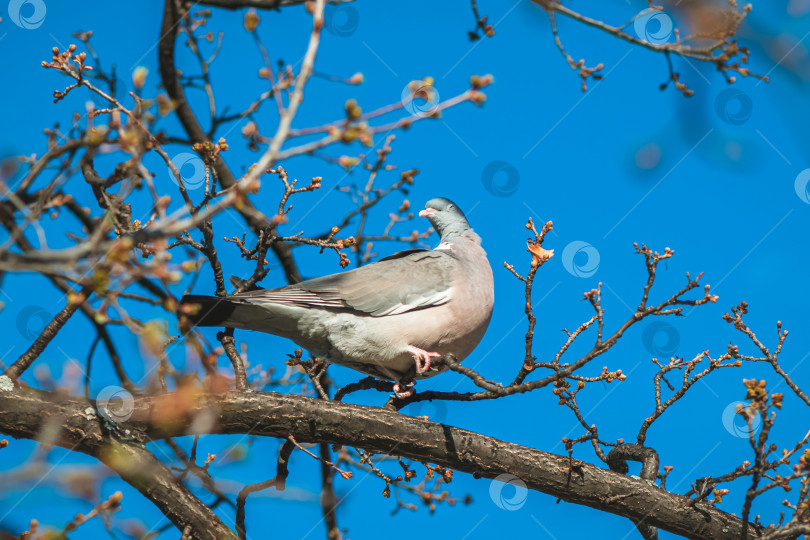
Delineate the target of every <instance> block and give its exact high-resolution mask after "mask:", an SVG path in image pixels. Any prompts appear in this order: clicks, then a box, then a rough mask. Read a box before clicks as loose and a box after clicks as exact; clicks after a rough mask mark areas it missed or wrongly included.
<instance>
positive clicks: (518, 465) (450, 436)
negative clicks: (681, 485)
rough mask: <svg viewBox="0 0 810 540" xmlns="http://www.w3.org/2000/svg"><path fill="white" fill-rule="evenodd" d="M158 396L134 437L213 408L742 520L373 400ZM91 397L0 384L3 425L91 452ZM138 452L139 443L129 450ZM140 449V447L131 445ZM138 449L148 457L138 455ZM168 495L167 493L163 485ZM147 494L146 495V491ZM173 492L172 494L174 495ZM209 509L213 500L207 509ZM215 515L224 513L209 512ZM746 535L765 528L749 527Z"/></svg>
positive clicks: (689, 516)
mask: <svg viewBox="0 0 810 540" xmlns="http://www.w3.org/2000/svg"><path fill="white" fill-rule="evenodd" d="M158 399H160V398H151V397H150V398H135V399H134V409H133V414H132V416H131V418H130V419H129V420H128V421H127V422H123V423H121V424H118V428H119V429H121V430H124V429H129V430H131V432H132V437H137V438H140V439H142V441H140V442H146V441H148V440H149V439H160V438H165V437H171V436H176V435H188V434H189V433H188V432H187V431H186V430H187V429H188V426H199V425H200V423H199V422H197V423H195V422H193V421H192V419H193V418H194V417H195V416H197V415H198V414H205V415H214V416H215V417H216V422H215V426H216V427H214V428H211V429H210V430H209V431H211V432H216V433H222V434H236V433H241V434H245V433H250V434H252V435H258V436H270V437H279V438H287V437H289V436H290V435H292V436H294V437H295V438H296V439H297V440H299V441H300V442H325V443H331V444H342V445H349V446H357V447H361V448H365V449H366V450H368V451H371V452H374V453H379V454H392V455H398V456H401V457H405V458H409V459H415V460H419V461H428V462H432V463H435V464H438V465H441V466H445V467H450V468H453V469H455V470H458V471H462V472H467V473H470V474H472V475H474V476H475V477H476V478H481V477H484V478H495V477H497V476H498V475H500V474H503V473H507V472H508V473H510V474H513V475H515V476H517V477H519V478H520V479H521V480H523V481H524V482H525V483H526V485H527V486H528V487H529V488H531V489H534V490H536V491H539V492H542V493H546V494H549V495H551V496H554V497H558V498H560V499H562V500H564V501H567V502H571V503H574V504H582V505H585V506H589V507H591V508H596V509H599V510H603V511H606V512H610V513H613V514H617V515H620V516H624V517H627V518H629V519H631V520H633V521H641V520H643V521H644V523H646V524H648V525H652V526H655V527H659V528H661V529H664V530H666V531H669V532H672V533H675V534H679V535H682V536H684V537H686V538H691V539H706V540H709V539H711V540H716V539H725V538H728V539H737V538H740V537H741V536H742V533H743V522H742V521H741V520H740V519H739V518H737V517H735V516H732V515H730V514H727V513H725V512H722V511H720V510H718V509H717V508H715V507H714V506H712V505H708V504H705V503H699V504H698V505H697V506H699V507H697V508H693V507H692V506H691V505H690V499H689V498H687V497H683V496H681V495H677V494H674V493H670V492H668V491H665V490H662V489H660V488H658V487H656V486H653V485H649V484H648V483H647V482H645V481H642V480H638V479H633V478H630V477H626V476H624V475H621V474H617V473H614V472H612V471H608V470H605V469H600V468H597V467H595V466H593V465H590V464H587V463H584V462H581V461H578V460H571V459H570V458H569V457H568V456H559V455H555V454H550V453H547V452H543V451H540V450H535V449H532V448H527V447H525V446H520V445H517V444H512V443H508V442H505V441H501V440H498V439H495V438H493V437H488V436H485V435H481V434H478V433H474V432H471V431H467V430H463V429H458V428H454V427H451V426H447V425H442V424H437V423H434V422H430V421H427V420H422V419H416V418H412V417H409V416H405V415H402V414H399V413H396V412H390V411H386V410H383V409H379V408H374V407H364V406H359V405H351V404H346V403H335V402H327V401H324V400H315V399H310V398H305V397H301V396H294V395H285V394H275V393H268V394H262V393H250V394H247V395H245V394H243V393H234V392H231V393H226V394H223V395H221V396H214V395H210V394H209V395H206V396H204V397H202V398H200V400H199V401H198V402H197V403H196V405H194V406H193V407H190V409H189V410H190V411H191V413H190V415H189V418H188V419H187V421H179V420H178V421H177V422H172V423H171V424H170V425H166V424H164V425H162V426H161V427H160V428H159V427H156V425H153V424H152V423H151V422H150V421H155V424H159V423H158V422H156V421H157V418H154V417H153V411H154V408H155V404H156V401H157V400H158ZM87 406H88V402H87V401H85V400H83V399H78V398H68V399H64V400H61V401H60V400H58V399H56V396H55V395H53V394H52V393H48V392H40V391H37V390H31V389H19V388H16V389H14V390H13V391H0V432H3V433H7V434H9V435H11V436H14V437H18V438H20V437H21V438H29V439H30V438H34V437H36V435H37V433H38V431H39V429H40V428H41V427H42V426H43V425H44V424H45V423H47V422H48V421H49V420H52V419H53V418H54V417H57V418H61V419H63V420H61V421H60V423H62V424H64V429H63V430H62V431H61V432H60V434H59V435H58V436H57V437H56V439H55V444H58V445H60V446H63V447H67V448H71V449H74V450H76V451H80V452H84V453H89V454H91V455H95V453H97V452H98V448H100V447H101V446H103V445H104V444H108V443H109V442H110V440H111V439H110V437H109V435H108V434H107V433H105V431H104V430H103V429H102V425H101V423H100V422H99V420H98V419H97V418H96V417H95V416H92V417H91V418H87V417H86V413H85V412H84V410H85V409H86V408H87ZM133 452H134V451H133ZM133 455H134V456H135V457H138V455H137V453H135V454H133ZM140 459H143V458H142V457H141V458H140ZM164 495H165V494H164ZM147 496H150V495H149V494H147ZM172 498H173V495H171V496H170V497H169V500H171V499H172ZM160 504H162V505H163V506H164V507H167V508H165V509H164V508H161V509H163V510H164V511H165V512H169V518H170V519H172V522H173V523H176V524H177V523H188V522H193V523H196V522H195V521H194V519H195V516H196V515H197V514H196V513H195V514H193V515H187V514H190V513H191V512H204V510H202V509H199V508H192V507H189V508H181V507H179V506H178V505H173V504H171V503H165V502H164V503H160ZM206 510H207V509H206ZM211 523H218V521H216V520H215V518H212V521H211ZM747 529H748V534H749V536H750V537H753V538H757V537H758V536H759V535H760V532H759V531H758V530H757V529H756V528H755V527H754V526H753V525H749V526H748V527H747Z"/></svg>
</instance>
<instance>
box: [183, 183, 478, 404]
mask: <svg viewBox="0 0 810 540" xmlns="http://www.w3.org/2000/svg"><path fill="white" fill-rule="evenodd" d="M419 215H420V216H421V217H425V218H427V219H428V221H430V223H431V225H433V227H434V229H435V230H436V232H437V233H438V234H439V237H440V241H441V243H440V244H439V245H438V246H437V247H436V248H435V249H433V250H423V249H412V250H407V251H401V252H399V253H396V254H394V255H391V256H389V257H385V258H384V259H381V260H379V261H377V262H374V263H371V264H368V265H366V266H362V267H360V268H355V269H353V270H349V271H346V272H341V273H337V274H332V275H329V276H324V277H319V278H315V279H310V280H308V281H303V282H301V283H296V284H295V285H288V286H286V287H280V288H278V289H259V290H253V291H247V292H243V293H239V294H234V295H232V296H226V297H221V298H220V297H215V296H197V295H187V296H184V297H183V298H182V300H181V304H187V305H189V304H190V305H193V306H192V308H191V309H188V308H186V309H184V310H183V311H185V312H186V313H189V314H188V315H187V317H188V319H189V321H188V322H190V323H191V324H194V325H197V326H224V327H231V328H241V329H245V330H257V331H259V332H267V333H269V334H274V335H277V336H282V337H285V338H288V339H290V340H292V341H294V342H295V343H296V344H298V345H299V346H301V347H303V348H304V349H306V350H307V351H309V352H310V353H311V354H312V355H313V356H318V357H322V358H324V359H326V360H329V361H333V362H335V363H338V364H341V365H343V366H346V367H350V368H353V369H356V370H357V371H360V372H363V373H366V374H368V375H372V376H374V377H378V378H381V379H387V380H392V381H395V382H397V383H400V382H403V381H405V380H410V379H411V377H413V378H425V377H430V376H432V375H435V374H436V373H438V372H439V370H438V369H436V367H434V368H433V369H431V365H430V364H431V358H434V357H440V356H444V355H447V354H452V355H453V356H454V357H455V358H456V360H457V361H461V360H463V359H464V358H465V357H466V356H467V355H469V354H470V353H471V352H472V350H473V349H474V348H475V347H476V346H477V345H478V343H479V342H480V341H481V338H482V337H483V336H484V332H485V331H486V329H487V326H488V325H489V321H490V318H491V316H492V306H493V303H494V288H493V279H492V269H491V267H490V265H489V261H487V256H486V253H485V252H484V250H483V249H482V248H481V238H480V237H479V236H478V235H477V234H475V232H473V230H472V228H471V227H470V224H469V223H468V222H467V218H466V217H465V216H464V213H463V212H462V211H461V210H460V209H459V208H458V206H456V205H455V204H454V203H453V202H452V201H450V200H448V199H445V198H443V197H439V198H435V199H432V200H430V201H428V203H427V204H426V205H425V209H424V210H422V211H421V212H419ZM197 306H199V307H197ZM414 366H415V368H416V369H415V376H414V372H413V367H414ZM409 372H410V373H409ZM409 375H410V376H409ZM394 390H395V392H397V394H398V395H399V396H400V397H404V396H408V395H411V394H412V393H413V389H408V390H407V391H404V392H403V391H402V389H401V388H400V385H399V384H397V385H396V386H395V387H394Z"/></svg>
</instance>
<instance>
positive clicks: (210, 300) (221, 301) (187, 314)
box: [177, 294, 236, 327]
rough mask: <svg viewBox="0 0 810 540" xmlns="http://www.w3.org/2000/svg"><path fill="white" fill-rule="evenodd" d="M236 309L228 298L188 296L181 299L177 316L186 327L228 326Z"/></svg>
mask: <svg viewBox="0 0 810 540" xmlns="http://www.w3.org/2000/svg"><path fill="white" fill-rule="evenodd" d="M235 308H236V305H235V304H234V303H233V302H231V301H229V300H228V299H227V298H220V297H218V296H201V295H196V294H187V295H186V296H184V297H183V298H182V299H180V309H178V311H177V314H178V317H179V318H180V320H181V323H182V325H184V326H185V325H187V326H189V327H193V326H227V324H226V322H227V321H228V318H229V317H230V316H231V314H232V313H233V311H234V309H235Z"/></svg>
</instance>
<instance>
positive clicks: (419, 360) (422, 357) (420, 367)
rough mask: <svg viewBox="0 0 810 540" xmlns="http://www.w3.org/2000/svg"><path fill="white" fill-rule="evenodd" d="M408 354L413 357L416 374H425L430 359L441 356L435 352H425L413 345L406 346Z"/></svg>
mask: <svg viewBox="0 0 810 540" xmlns="http://www.w3.org/2000/svg"><path fill="white" fill-rule="evenodd" d="M408 352H409V353H411V354H412V355H413V359H414V361H415V362H416V372H417V373H427V371H428V370H429V369H430V359H431V358H437V357H440V356H441V354H439V353H437V352H429V351H425V350H422V349H420V348H419V347H414V346H413V345H408Z"/></svg>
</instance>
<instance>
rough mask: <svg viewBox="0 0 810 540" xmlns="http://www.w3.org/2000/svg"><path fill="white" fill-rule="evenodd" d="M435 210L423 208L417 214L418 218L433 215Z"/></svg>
mask: <svg viewBox="0 0 810 540" xmlns="http://www.w3.org/2000/svg"><path fill="white" fill-rule="evenodd" d="M435 213H436V210H435V209H433V208H425V209H424V210H422V211H420V212H419V217H428V216H429V215H430V214H435Z"/></svg>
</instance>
